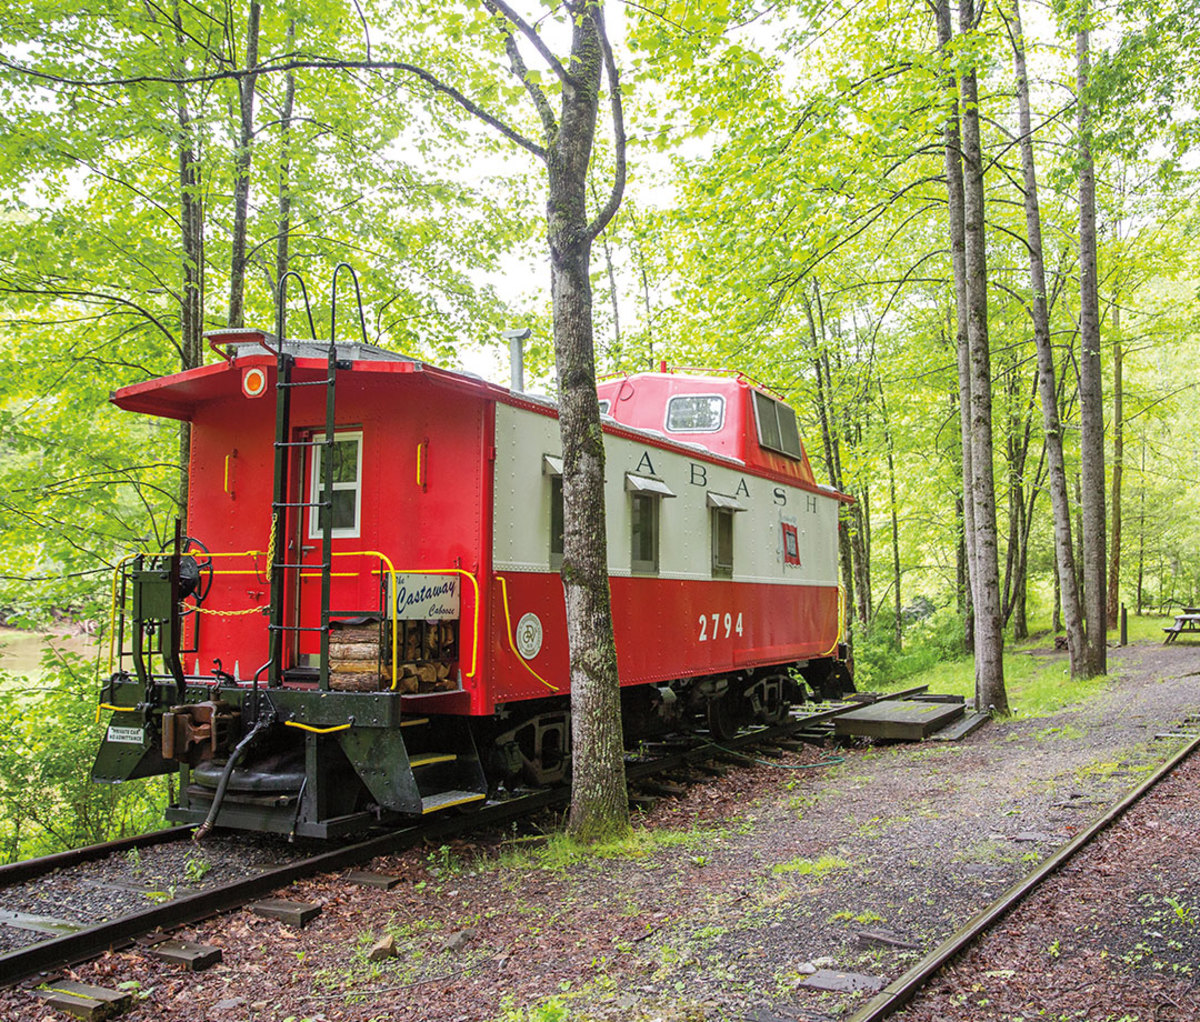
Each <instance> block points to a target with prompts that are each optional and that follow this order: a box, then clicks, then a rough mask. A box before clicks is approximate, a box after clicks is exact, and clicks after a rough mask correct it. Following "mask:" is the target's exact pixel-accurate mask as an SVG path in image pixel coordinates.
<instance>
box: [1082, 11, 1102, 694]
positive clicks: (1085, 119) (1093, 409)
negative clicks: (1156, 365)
mask: <svg viewBox="0 0 1200 1022" xmlns="http://www.w3.org/2000/svg"><path fill="white" fill-rule="evenodd" d="M1088 16H1089V15H1088V10H1087V5H1086V3H1085V4H1084V5H1083V7H1082V10H1081V12H1080V23H1079V28H1078V30H1077V33H1076V36H1075V54H1076V58H1077V61H1078V63H1077V73H1076V85H1077V88H1078V95H1077V97H1076V102H1077V109H1078V124H1079V154H1078V159H1079V292H1080V294H1079V346H1080V354H1079V424H1080V459H1079V460H1080V473H1081V487H1082V511H1083V603H1084V611H1085V613H1084V617H1085V618H1086V619H1087V674H1088V675H1096V674H1104V673H1105V671H1106V670H1107V666H1108V665H1107V656H1108V650H1107V640H1108V634H1107V630H1106V628H1105V625H1106V623H1107V620H1108V615H1107V613H1106V611H1107V608H1106V607H1105V605H1104V604H1105V598H1106V596H1107V593H1106V586H1105V567H1106V565H1105V556H1104V546H1105V535H1104V533H1105V522H1104V482H1105V480H1104V387H1103V381H1102V380H1101V375H1100V299H1099V293H1098V289H1097V264H1096V183H1095V177H1094V168H1093V165H1092V147H1091V115H1090V112H1089V109H1088V79H1089V76H1090V61H1091V57H1090V53H1089V50H1088V29H1087V18H1088Z"/></svg>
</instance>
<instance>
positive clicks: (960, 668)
mask: <svg viewBox="0 0 1200 1022" xmlns="http://www.w3.org/2000/svg"><path fill="white" fill-rule="evenodd" d="M1172 620H1173V619H1172V618H1162V617H1133V616H1131V617H1130V618H1129V641H1130V642H1131V643H1132V642H1136V641H1151V642H1159V641H1161V640H1162V635H1163V633H1162V628H1163V625H1164V624H1170V622H1171V621H1172ZM1116 637H1117V633H1116V632H1109V638H1110V639H1112V640H1114V641H1115V639H1116ZM1050 642H1051V639H1050V636H1049V635H1048V634H1043V635H1041V636H1039V637H1038V638H1034V639H1029V640H1027V641H1024V642H1022V643H1020V644H1019V645H1017V646H1011V645H1010V646H1009V647H1008V648H1006V650H1005V653H1004V684H1005V688H1006V689H1007V691H1008V702H1009V708H1010V710H1011V711H1012V716H1013V717H1014V718H1016V719H1023V718H1028V717H1044V716H1047V715H1049V714H1052V713H1056V712H1057V711H1059V710H1061V709H1063V708H1064V707H1067V706H1072V705H1074V704H1077V703H1081V702H1083V701H1085V700H1087V699H1089V698H1091V697H1092V696H1095V695H1096V694H1097V693H1099V692H1101V691H1103V689H1104V687H1105V686H1106V685H1107V683H1108V679H1107V678H1105V677H1100V678H1090V679H1087V680H1072V679H1071V677H1070V672H1069V666H1068V664H1067V658H1066V657H1065V656H1058V657H1045V656H1036V655H1032V654H1031V653H1030V652H1029V651H1030V650H1034V649H1045V648H1046V647H1047V646H1048V645H1049V644H1050ZM915 685H928V686H929V691H930V692H942V693H947V694H950V695H961V696H963V697H964V698H965V699H966V700H967V701H968V702H970V701H971V700H972V699H973V698H974V696H975V660H974V658H973V657H961V658H959V659H956V660H943V661H942V662H941V663H937V664H934V665H933V666H932V667H929V668H927V669H926V670H923V671H918V672H917V673H915V674H910V675H908V676H906V677H904V678H902V679H899V680H897V681H895V682H892V683H890V684H883V685H879V686H877V688H878V690H879V691H882V692H894V691H897V690H899V689H905V688H911V687H913V686H915Z"/></svg>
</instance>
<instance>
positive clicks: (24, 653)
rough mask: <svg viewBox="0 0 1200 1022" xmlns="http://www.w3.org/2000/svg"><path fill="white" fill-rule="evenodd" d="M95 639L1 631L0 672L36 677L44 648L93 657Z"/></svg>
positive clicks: (79, 636) (13, 629) (15, 630)
mask: <svg viewBox="0 0 1200 1022" xmlns="http://www.w3.org/2000/svg"><path fill="white" fill-rule="evenodd" d="M96 642H97V640H96V639H95V638H94V637H92V636H89V635H56V634H54V633H52V632H23V631H19V630H18V629H16V628H0V671H8V672H9V673H10V674H25V675H29V676H36V675H37V674H39V673H40V671H41V665H42V651H43V650H44V649H45V648H46V647H47V646H53V647H54V648H55V649H66V650H70V651H71V652H72V653H79V654H80V655H81V656H93V655H94V654H95V652H96Z"/></svg>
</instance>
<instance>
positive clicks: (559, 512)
mask: <svg viewBox="0 0 1200 1022" xmlns="http://www.w3.org/2000/svg"><path fill="white" fill-rule="evenodd" d="M565 520H566V519H565V517H564V515H563V491H562V476H551V477H550V567H551V568H561V567H562V562H563V534H564V532H565V531H566V526H565V524H564V523H565Z"/></svg>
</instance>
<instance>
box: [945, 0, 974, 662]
mask: <svg viewBox="0 0 1200 1022" xmlns="http://www.w3.org/2000/svg"><path fill="white" fill-rule="evenodd" d="M935 13H936V16H937V33H938V46H939V48H940V49H941V51H942V56H943V59H944V60H947V62H948V59H949V54H948V50H949V46H950V42H951V40H952V39H953V36H954V28H953V23H952V21H951V18H950V3H949V0H939V3H938V5H937V7H936V9H935ZM944 87H945V90H946V127H945V132H944V134H945V147H946V198H947V219H948V221H949V227H950V262H951V267H952V269H953V273H954V309H955V336H954V350H955V358H956V363H957V366H958V416H959V418H958V425H959V434H960V437H961V444H960V448H961V455H962V479H963V489H962V526H963V546H964V550H965V553H966V576H967V589H968V593H969V599H968V600H967V604H968V607H967V612H966V614H965V615H964V618H963V647H964V648H965V649H967V650H968V651H970V650H972V649H974V647H975V579H976V568H975V496H974V492H973V490H972V487H971V479H972V478H973V473H972V470H971V465H972V457H971V353H970V348H969V346H968V340H967V338H968V316H967V267H966V240H965V237H964V228H963V222H964V220H963V218H964V213H963V171H962V141H961V138H960V133H959V119H958V79H957V78H956V76H955V75H954V74H953V72H947V74H946V79H945V82H944Z"/></svg>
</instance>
